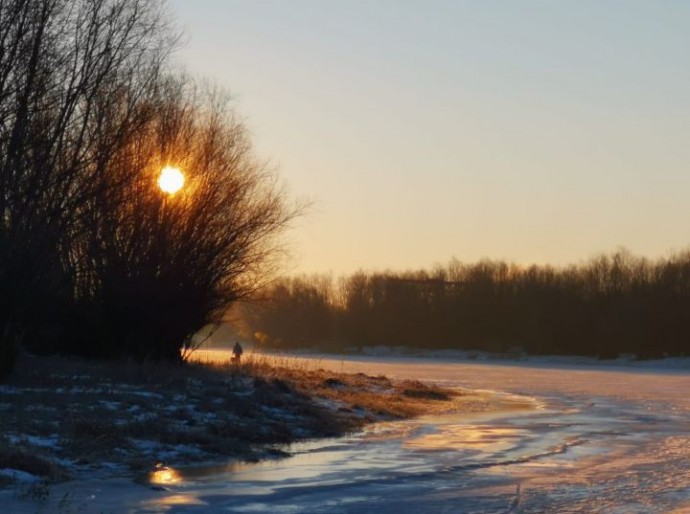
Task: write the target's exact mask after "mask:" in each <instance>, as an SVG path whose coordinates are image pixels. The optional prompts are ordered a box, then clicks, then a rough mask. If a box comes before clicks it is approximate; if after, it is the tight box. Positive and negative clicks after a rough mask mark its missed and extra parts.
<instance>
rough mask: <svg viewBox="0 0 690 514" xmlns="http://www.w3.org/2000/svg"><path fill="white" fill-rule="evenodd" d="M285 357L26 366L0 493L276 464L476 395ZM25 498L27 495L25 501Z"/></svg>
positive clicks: (4, 395) (13, 389) (8, 399)
mask: <svg viewBox="0 0 690 514" xmlns="http://www.w3.org/2000/svg"><path fill="white" fill-rule="evenodd" d="M296 362H298V361H291V360H290V359H289V358H282V359H267V358H261V357H258V356H253V357H252V358H249V359H245V362H244V363H243V364H242V365H239V366H238V365H230V364H228V363H222V362H221V363H218V362H215V363H200V362H194V363H187V364H185V365H181V366H180V365H161V364H158V365H153V364H136V363H107V362H86V361H80V360H74V359H62V358H55V357H51V358H45V357H32V356H26V357H24V358H23V360H22V361H21V362H20V363H19V366H18V370H17V372H16V373H15V374H14V375H13V376H12V377H11V378H10V379H9V381H8V382H7V383H6V384H4V385H2V386H0V487H3V486H4V487H26V484H33V485H31V487H27V488H26V489H25V492H26V494H31V495H40V494H42V493H41V491H42V488H43V487H45V484H48V483H51V482H59V481H64V480H70V479H79V478H84V477H87V476H88V477H91V478H93V477H94V476H96V477H98V476H101V477H103V478H107V477H115V476H131V477H133V478H135V479H138V480H141V481H145V482H146V481H148V482H150V481H151V477H152V476H154V475H155V474H156V473H157V471H158V470H160V469H164V468H165V467H166V466H175V467H180V466H185V465H192V464H195V463H201V462H219V461H227V460H232V459H235V460H244V461H256V460H260V459H265V458H276V457H279V456H283V455H285V454H286V450H288V449H289V447H288V445H289V443H292V442H295V441H299V440H305V439H313V438H319V437H332V436H338V435H342V434H344V433H347V432H352V431H355V430H357V429H359V428H361V427H362V426H363V425H364V424H366V423H370V422H373V421H378V420H384V419H402V418H406V417H411V416H416V415H419V414H425V413H437V412H442V411H449V410H454V409H458V408H464V409H468V410H481V409H484V408H488V403H487V402H486V401H485V400H483V399H482V397H481V396H480V395H475V394H473V393H470V392H468V391H460V390H457V389H443V388H440V387H436V386H433V385H427V384H423V383H421V382H417V381H400V382H393V381H391V380H389V379H388V378H386V377H384V376H376V377H374V376H368V375H365V374H362V373H358V374H344V373H335V372H332V371H324V370H321V369H318V366H317V365H309V366H307V365H305V364H304V363H303V362H301V363H300V364H296ZM27 491H28V492H27Z"/></svg>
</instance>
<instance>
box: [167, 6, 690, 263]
mask: <svg viewBox="0 0 690 514" xmlns="http://www.w3.org/2000/svg"><path fill="white" fill-rule="evenodd" d="M168 5H169V7H170V10H171V11H172V13H173V15H174V16H175V17H176V19H177V22H178V24H179V26H180V27H181V28H182V30H184V32H185V35H186V44H185V46H184V47H183V48H182V49H181V50H180V51H179V52H178V54H177V59H178V60H179V61H180V63H181V64H182V65H183V66H184V67H185V68H186V69H187V70H188V71H189V72H191V73H192V74H194V75H197V76H199V77H204V78H206V79H210V80H213V81H215V82H217V83H218V84H220V85H222V86H223V87H225V88H226V89H227V90H228V91H229V92H230V93H231V94H232V96H233V101H234V105H235V108H236V110H237V112H238V113H239V114H240V115H241V117H242V118H243V119H244V121H245V123H246V125H247V127H248V128H249V130H250V133H251V135H252V140H253V143H254V145H255V149H256V153H257V155H259V156H260V157H261V158H262V159H265V160H267V161H269V162H270V164H271V165H272V166H274V167H275V168H276V169H277V171H278V173H279V175H280V177H281V178H282V180H283V181H284V183H285V184H286V185H287V188H288V190H289V192H290V194H291V195H292V196H293V197H296V198H301V199H306V200H309V201H310V202H311V207H310V209H309V210H308V212H307V214H306V215H305V216H304V217H302V218H301V219H299V220H298V221H297V223H295V226H294V228H293V229H292V230H291V231H290V232H289V234H288V236H289V241H290V248H291V251H292V255H293V258H292V260H291V262H290V264H289V266H288V271H289V272H291V273H302V272H304V273H312V272H318V273H328V272H332V273H334V274H336V275H339V274H345V273H351V272H354V271H356V270H358V269H367V270H386V269H392V270H407V269H419V268H430V267H432V266H434V265H435V264H437V263H441V264H443V263H446V262H448V261H449V260H450V259H451V258H452V257H455V258H457V259H459V260H461V261H476V260H478V259H482V258H491V259H504V260H508V261H511V262H516V263H521V264H531V263H551V264H555V265H562V264H569V263H577V262H581V261H583V260H586V259H588V258H589V257H591V256H593V255H595V254H597V253H601V252H610V251H614V250H616V249H617V248H618V247H621V246H624V247H626V248H628V249H629V250H631V251H632V252H633V253H635V254H638V255H644V256H647V257H650V258H658V257H664V256H667V255H669V253H670V252H672V251H678V250H682V249H685V248H687V247H688V245H689V244H690V201H689V200H690V52H689V51H688V49H690V30H688V26H690V2H682V1H670V0H669V1H656V2H649V1H636V0H625V1H615V0H596V1H593V0H592V1H588V0H577V1H575V0H573V1H569V2H565V1H563V2H553V1H533V0H521V1H519V2H508V1H487V0H476V1H462V0H457V1H452V0H446V1H441V0H425V1H422V0H418V1H407V0H342V1H324V0H291V1H283V0H270V1H269V0H194V1H190V0H169V2H168Z"/></svg>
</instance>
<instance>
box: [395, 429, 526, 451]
mask: <svg viewBox="0 0 690 514" xmlns="http://www.w3.org/2000/svg"><path fill="white" fill-rule="evenodd" d="M526 436H527V431H526V430H523V429H520V428H516V427H500V426H498V427H497V426H491V425H464V424H458V425H446V426H442V427H439V430H438V431H434V432H431V433H423V434H420V435H419V436H417V437H413V438H411V439H409V440H407V441H405V443H404V447H405V448H408V449H411V450H424V451H448V450H460V449H475V450H480V449H490V450H491V451H492V452H504V451H506V450H508V449H510V448H512V447H513V446H515V444H516V443H517V442H519V441H520V440H523V439H524V438H525V437H526Z"/></svg>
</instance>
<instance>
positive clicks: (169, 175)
mask: <svg viewBox="0 0 690 514" xmlns="http://www.w3.org/2000/svg"><path fill="white" fill-rule="evenodd" d="M182 186H184V173H182V171H181V170H180V169H179V168H174V167H173V166H166V167H165V168H163V169H162V170H161V175H160V177H158V187H160V188H161V190H162V191H163V192H164V193H168V194H169V195H172V194H175V193H177V192H178V191H179V190H180V189H182Z"/></svg>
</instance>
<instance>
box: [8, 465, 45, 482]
mask: <svg viewBox="0 0 690 514" xmlns="http://www.w3.org/2000/svg"><path fill="white" fill-rule="evenodd" d="M0 476H3V477H5V478H9V479H10V480H12V481H13V482H15V483H22V482H23V483H35V482H40V481H41V477H37V476H36V475H32V474H31V473H27V472H26V471H21V470H18V469H12V468H2V469H0Z"/></svg>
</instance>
